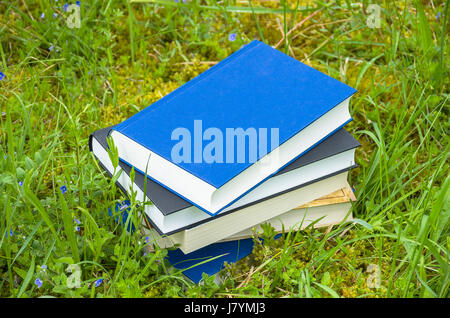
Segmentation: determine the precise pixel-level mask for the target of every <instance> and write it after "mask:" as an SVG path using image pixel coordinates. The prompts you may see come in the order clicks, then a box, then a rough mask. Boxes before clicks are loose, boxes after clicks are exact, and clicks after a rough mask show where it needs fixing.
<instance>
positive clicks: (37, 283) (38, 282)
mask: <svg viewBox="0 0 450 318" xmlns="http://www.w3.org/2000/svg"><path fill="white" fill-rule="evenodd" d="M34 284H35V285H36V286H37V287H38V288H41V287H42V280H41V279H40V278H36V280H35V281H34Z"/></svg>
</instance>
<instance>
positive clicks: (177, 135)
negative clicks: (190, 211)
mask: <svg viewBox="0 0 450 318" xmlns="http://www.w3.org/2000/svg"><path fill="white" fill-rule="evenodd" d="M355 92H356V91H355V89H353V88H351V87H349V86H347V85H345V84H344V83H341V82H340V81H338V80H335V79H333V78H331V77H329V76H328V75H326V74H323V73H321V72H319V71H317V70H315V69H313V68H311V67H309V66H307V65H305V64H303V63H301V62H299V61H297V60H295V59H293V58H291V57H289V56H287V55H285V54H283V53H282V52H280V51H278V50H276V49H273V48H272V47H270V46H268V45H266V44H264V43H262V42H259V41H256V40H255V41H252V42H251V43H249V44H248V45H245V46H244V47H243V48H241V49H240V50H238V51H237V52H235V53H234V54H232V55H230V56H229V57H228V58H226V59H224V60H223V61H221V62H220V63H218V64H216V65H214V66H213V67H211V68H210V69H208V70H207V71H205V72H204V73H202V74H200V75H199V76H197V77H195V78H194V79H192V80H191V81H189V82H188V83H186V84H184V85H182V86H181V87H180V88H178V89H176V90H175V91H173V92H172V93H170V94H168V95H166V96H165V97H163V98H162V99H160V100H159V101H157V102H156V103H154V104H152V105H150V106H149V107H147V108H145V109H143V110H142V111H140V112H139V113H137V114H135V115H134V116H132V117H130V118H129V119H127V120H125V121H124V122H122V123H120V124H118V125H117V126H115V127H113V128H112V129H111V131H110V135H111V137H112V138H113V140H114V143H115V145H116V146H117V148H118V151H119V158H120V160H121V161H123V162H125V163H127V164H128V165H130V166H133V167H135V170H137V171H140V172H141V173H143V174H145V173H146V174H147V175H148V177H149V178H151V179H152V180H153V181H155V182H156V183H159V184H160V185H161V186H163V187H165V188H167V189H168V190H170V191H172V192H174V193H176V194H177V195H178V196H180V197H181V198H183V199H184V200H185V201H188V202H190V203H191V204H193V205H195V206H197V207H198V208H199V209H201V210H203V211H204V212H206V213H208V214H210V215H216V214H217V213H219V212H221V211H223V210H224V209H226V208H227V207H228V206H230V205H232V204H233V203H235V202H236V201H237V200H238V199H239V198H241V197H242V196H244V195H245V194H247V193H248V192H249V191H250V190H252V189H253V188H255V187H256V186H257V185H259V184H261V183H262V182H263V181H265V180H267V179H268V178H269V177H271V176H273V175H274V174H276V173H277V172H278V171H280V170H281V169H282V168H284V167H285V166H287V165H289V164H290V163H291V162H292V161H294V160H295V159H296V158H298V157H299V156H301V155H304V154H305V153H306V152H307V151H308V150H310V149H311V148H312V147H313V146H314V145H316V144H318V143H320V142H321V141H323V140H325V139H326V138H327V137H328V136H330V135H331V134H332V133H334V132H336V131H337V130H339V129H340V128H341V127H343V126H344V125H345V124H346V123H348V122H349V121H350V120H351V116H350V113H349V110H348V103H349V99H350V97H351V96H352V95H353V94H354V93H355ZM269 132H270V138H269V137H268V135H269ZM224 139H225V140H224ZM269 139H270V141H269Z"/></svg>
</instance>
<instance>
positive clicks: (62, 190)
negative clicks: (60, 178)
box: [60, 185, 67, 194]
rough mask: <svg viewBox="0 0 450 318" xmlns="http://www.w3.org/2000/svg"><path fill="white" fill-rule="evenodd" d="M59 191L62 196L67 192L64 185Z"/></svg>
mask: <svg viewBox="0 0 450 318" xmlns="http://www.w3.org/2000/svg"><path fill="white" fill-rule="evenodd" d="M60 189H61V192H62V194H64V193H66V192H67V187H66V186H65V185H63V186H62V187H61V188H60Z"/></svg>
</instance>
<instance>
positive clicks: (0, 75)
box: [0, 72, 5, 81]
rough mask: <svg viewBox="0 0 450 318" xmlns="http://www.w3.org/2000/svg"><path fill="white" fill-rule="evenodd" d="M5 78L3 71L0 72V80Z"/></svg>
mask: <svg viewBox="0 0 450 318" xmlns="http://www.w3.org/2000/svg"><path fill="white" fill-rule="evenodd" d="M4 78H5V74H3V72H0V81H2V80H3V79H4Z"/></svg>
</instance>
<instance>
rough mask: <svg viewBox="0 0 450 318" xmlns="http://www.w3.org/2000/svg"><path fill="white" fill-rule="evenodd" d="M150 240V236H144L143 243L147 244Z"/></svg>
mask: <svg viewBox="0 0 450 318" xmlns="http://www.w3.org/2000/svg"><path fill="white" fill-rule="evenodd" d="M149 242H150V237H148V236H146V237H145V244H148V243H149Z"/></svg>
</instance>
